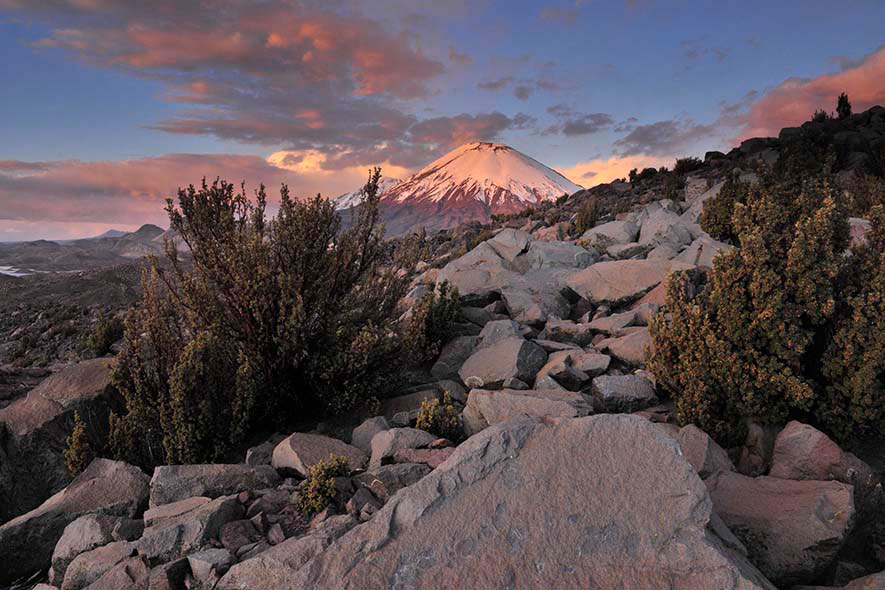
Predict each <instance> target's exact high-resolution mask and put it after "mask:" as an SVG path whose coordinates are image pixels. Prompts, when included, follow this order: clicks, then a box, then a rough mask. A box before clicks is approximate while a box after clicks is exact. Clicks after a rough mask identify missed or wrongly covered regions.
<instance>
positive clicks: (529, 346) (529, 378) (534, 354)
mask: <svg viewBox="0 0 885 590" xmlns="http://www.w3.org/2000/svg"><path fill="white" fill-rule="evenodd" d="M545 362H547V353H546V352H544V349H543V348H541V347H540V346H538V345H537V344H535V343H534V342H529V341H528V340H525V339H524V338H520V337H513V338H507V339H505V340H501V341H499V342H496V343H495V344H492V345H491V346H487V347H484V348H480V349H478V350H477V351H476V352H474V353H473V354H472V355H470V358H468V359H467V360H466V361H465V362H464V364H463V365H462V366H461V369H460V370H459V371H458V374H459V375H460V376H461V380H462V381H463V382H464V383H466V384H467V385H468V386H470V387H484V388H486V389H498V388H500V387H502V386H503V385H504V382H505V381H506V380H507V379H519V380H520V381H524V382H526V383H532V382H533V381H534V379H535V375H536V374H537V373H538V371H540V370H541V367H543V366H544V363H545Z"/></svg>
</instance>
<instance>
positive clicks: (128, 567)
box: [86, 556, 153, 590]
mask: <svg viewBox="0 0 885 590" xmlns="http://www.w3.org/2000/svg"><path fill="white" fill-rule="evenodd" d="M150 579H151V570H150V569H149V568H148V565H147V563H146V562H145V560H144V558H143V557H141V556H135V557H129V558H126V559H124V560H122V561H121V562H119V563H117V564H116V565H115V566H114V567H112V568H111V569H110V570H108V571H107V572H105V573H104V575H102V576H101V577H100V578H99V579H97V580H96V581H94V582H92V583H91V584H89V585H88V586H86V590H120V589H121V588H126V590H153V586H152V585H150Z"/></svg>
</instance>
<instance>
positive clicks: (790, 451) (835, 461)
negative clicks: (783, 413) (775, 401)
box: [769, 420, 878, 491]
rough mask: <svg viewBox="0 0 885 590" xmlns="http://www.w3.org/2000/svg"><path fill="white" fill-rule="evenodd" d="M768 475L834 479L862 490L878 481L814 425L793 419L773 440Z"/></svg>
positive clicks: (858, 461)
mask: <svg viewBox="0 0 885 590" xmlns="http://www.w3.org/2000/svg"><path fill="white" fill-rule="evenodd" d="M769 475H770V476H771V477H780V478H783V479H797V480H806V479H811V480H828V479H835V480H836V481H841V482H842V483H848V484H851V485H853V486H855V488H861V489H864V490H866V489H868V488H872V487H874V486H875V485H876V484H877V483H878V478H877V477H875V475H874V473H873V470H872V469H871V468H870V466H869V465H867V464H866V463H864V462H863V461H861V460H860V459H858V458H857V457H855V456H854V455H853V454H851V453H848V452H845V451H843V450H842V449H841V448H840V447H839V445H837V444H836V443H835V442H834V441H833V440H832V439H831V438H830V437H828V436H827V435H826V434H824V433H823V432H821V431H820V430H818V429H817V428H815V427H813V426H809V425H808V424H803V423H801V422H797V421H796V420H793V421H791V422H789V423H788V424H787V425H786V427H784V429H783V430H782V431H781V432H780V434H778V435H777V438H776V439H775V441H774V452H773V454H772V459H771V471H770V472H769ZM855 491H857V489H856V490H855Z"/></svg>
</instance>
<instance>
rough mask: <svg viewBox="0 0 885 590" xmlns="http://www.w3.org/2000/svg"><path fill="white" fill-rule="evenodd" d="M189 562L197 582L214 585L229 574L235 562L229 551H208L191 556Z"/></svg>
mask: <svg viewBox="0 0 885 590" xmlns="http://www.w3.org/2000/svg"><path fill="white" fill-rule="evenodd" d="M187 561H188V564H189V565H190V568H191V574H193V576H194V579H195V580H197V581H199V582H203V583H207V582H208V583H210V584H212V583H214V582H215V580H217V579H218V578H220V577H221V576H223V575H224V574H226V573H227V570H229V569H230V566H232V565H233V564H234V561H235V560H234V558H233V556H232V555H231V554H230V551H228V550H227V549H206V550H205V551H200V552H198V553H194V554H193V555H189V556H188V558H187Z"/></svg>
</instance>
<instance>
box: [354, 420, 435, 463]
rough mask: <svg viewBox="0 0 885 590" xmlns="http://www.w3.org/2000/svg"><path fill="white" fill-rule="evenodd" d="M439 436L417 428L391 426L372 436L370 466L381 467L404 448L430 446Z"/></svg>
mask: <svg viewBox="0 0 885 590" xmlns="http://www.w3.org/2000/svg"><path fill="white" fill-rule="evenodd" d="M437 438H438V437H436V436H434V435H432V434H430V433H429V432H425V431H423V430H418V429H417V428H391V429H389V430H384V431H382V432H379V433H378V434H376V435H375V436H374V437H373V438H372V457H371V459H370V460H369V466H370V467H380V466H381V464H382V463H384V462H385V460H386V459H391V458H392V457H393V456H394V455H395V454H396V452H397V451H399V450H402V449H420V448H424V447H428V446H430V443H432V442H433V441H435V440H436V439H437Z"/></svg>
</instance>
